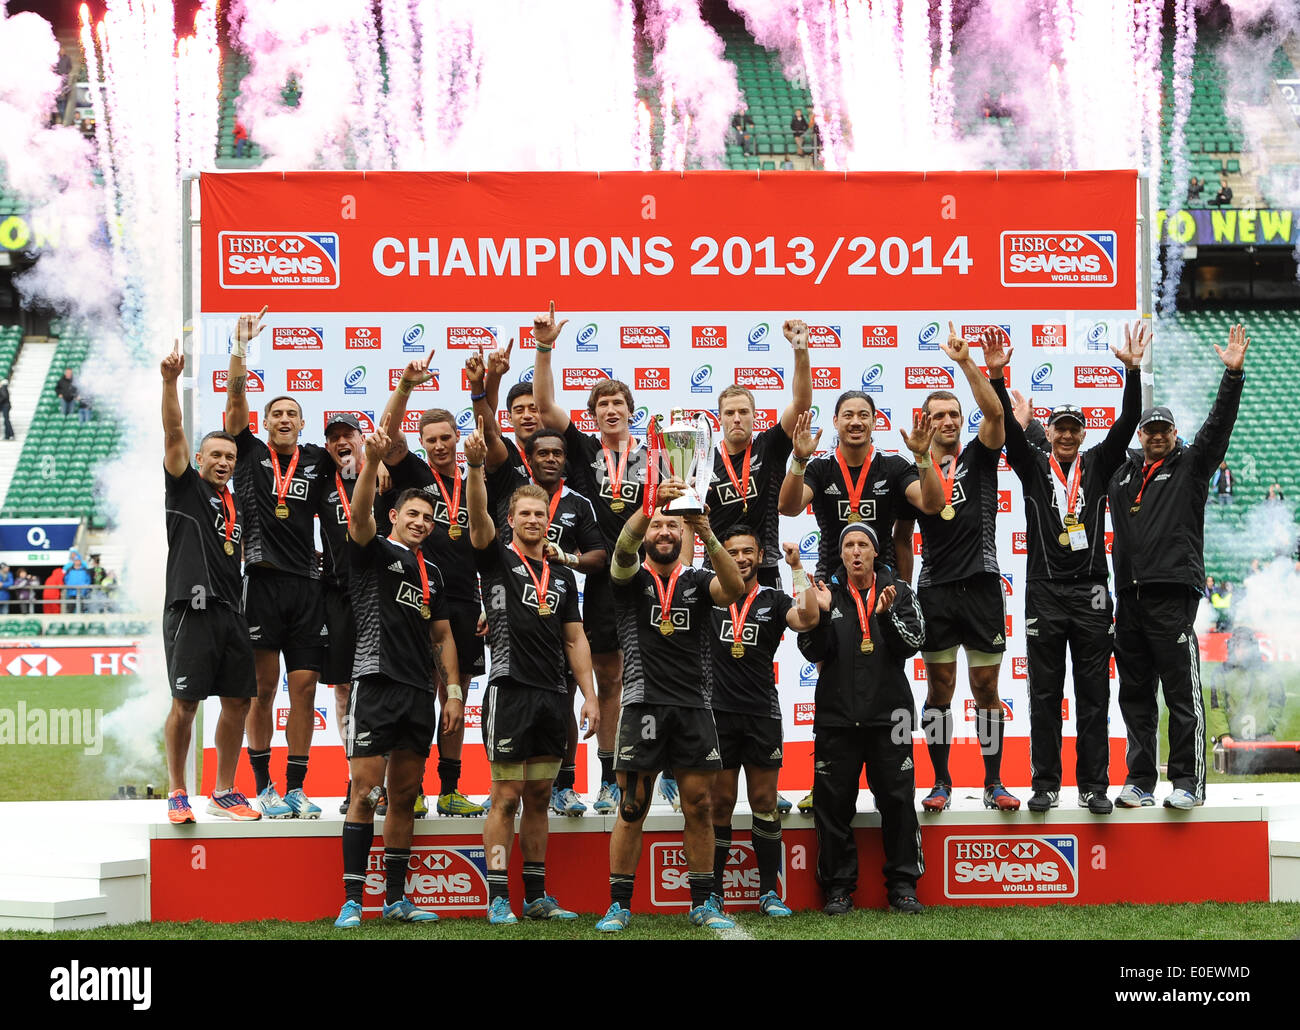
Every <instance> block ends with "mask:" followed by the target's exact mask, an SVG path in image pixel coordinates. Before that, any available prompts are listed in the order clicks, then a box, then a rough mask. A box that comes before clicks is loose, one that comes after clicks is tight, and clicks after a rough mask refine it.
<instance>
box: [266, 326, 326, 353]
mask: <svg viewBox="0 0 1300 1030" xmlns="http://www.w3.org/2000/svg"><path fill="white" fill-rule="evenodd" d="M324 347H325V330H324V329H322V328H321V327H320V326H305V325H303V326H276V327H275V328H273V329H272V330H271V349H272V350H322V349H324Z"/></svg>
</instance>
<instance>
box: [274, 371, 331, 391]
mask: <svg viewBox="0 0 1300 1030" xmlns="http://www.w3.org/2000/svg"><path fill="white" fill-rule="evenodd" d="M284 388H285V389H286V390H288V391H289V392H290V393H295V392H297V391H300V390H323V389H325V382H324V377H323V376H322V374H321V370H320V369H319V368H291V369H288V370H286V371H285V373H284Z"/></svg>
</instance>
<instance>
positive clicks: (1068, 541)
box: [984, 324, 1148, 815]
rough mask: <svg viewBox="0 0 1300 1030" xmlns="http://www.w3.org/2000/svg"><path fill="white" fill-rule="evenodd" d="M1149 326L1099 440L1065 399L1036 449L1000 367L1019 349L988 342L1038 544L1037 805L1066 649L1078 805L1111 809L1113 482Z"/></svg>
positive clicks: (1126, 356) (1031, 621)
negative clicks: (1109, 505) (1094, 441)
mask: <svg viewBox="0 0 1300 1030" xmlns="http://www.w3.org/2000/svg"><path fill="white" fill-rule="evenodd" d="M1147 335H1148V334H1147V330H1146V328H1145V327H1144V326H1142V325H1140V324H1139V325H1135V326H1133V327H1129V326H1125V329H1124V347H1123V349H1122V350H1119V349H1117V350H1115V352H1114V353H1115V356H1116V357H1117V358H1119V359H1120V360H1121V361H1122V362H1123V363H1124V367H1125V368H1126V370H1127V371H1126V372H1125V376H1124V401H1123V407H1122V408H1121V409H1120V413H1119V417H1118V418H1116V419H1115V423H1114V425H1112V426H1111V428H1110V430H1109V431H1108V432H1107V433H1106V437H1105V439H1104V440H1102V442H1101V443H1099V444H1098V445H1097V446H1096V447H1092V448H1089V449H1088V450H1087V451H1082V450H1081V447H1082V444H1083V440H1084V437H1085V436H1086V435H1087V434H1086V430H1085V418H1084V413H1083V411H1082V410H1081V409H1079V408H1077V407H1075V406H1074V405H1072V404H1058V405H1057V406H1056V407H1055V408H1053V409H1052V414H1051V416H1050V417H1049V418H1048V420H1047V422H1048V424H1047V442H1048V444H1049V447H1050V450H1048V451H1043V450H1040V449H1039V448H1038V447H1035V446H1032V445H1031V444H1030V443H1029V442H1028V441H1027V440H1026V437H1025V433H1024V431H1023V430H1022V429H1021V428H1020V424H1019V423H1018V422H1017V421H1016V419H1015V418H1014V417H1013V415H1012V411H1011V398H1010V397H1009V396H1008V395H1007V387H1006V383H1005V382H1004V381H1003V370H1004V369H1005V367H1006V363H1007V358H1008V357H1009V356H1010V349H1009V348H1008V349H1007V350H1006V351H1003V348H1002V343H1001V340H1000V339H995V340H993V341H992V343H993V345H992V346H989V344H988V343H987V342H986V343H985V347H984V360H985V362H986V363H987V365H988V370H989V379H990V380H991V381H992V383H993V390H994V392H995V393H996V394H997V395H998V399H999V400H1001V401H1002V410H1003V412H1004V413H1005V418H1004V419H1003V421H1004V422H1005V424H1006V432H1007V462H1008V464H1010V466H1011V467H1012V469H1014V470H1015V473H1016V475H1017V476H1018V477H1019V478H1020V485H1021V488H1022V490H1023V492H1024V498H1025V530H1026V533H1025V539H1026V544H1027V548H1028V551H1029V558H1028V561H1027V565H1028V584H1027V587H1026V590H1025V642H1026V654H1027V658H1028V661H1029V765H1030V774H1031V776H1032V781H1033V789H1034V793H1033V796H1032V797H1031V798H1030V799H1029V810H1030V811H1031V812H1046V811H1047V810H1048V809H1051V808H1055V807H1056V806H1057V804H1058V799H1059V794H1060V789H1061V699H1062V697H1063V696H1064V692H1065V649H1066V646H1067V644H1068V645H1069V648H1070V657H1071V659H1072V661H1073V671H1074V718H1075V727H1076V732H1077V736H1076V740H1075V746H1076V753H1075V779H1076V782H1077V783H1078V786H1079V807H1080V808H1087V809H1088V810H1089V811H1090V812H1092V813H1093V814H1094V815H1108V814H1109V813H1110V812H1111V810H1112V805H1111V802H1110V799H1109V798H1107V796H1106V790H1107V787H1108V786H1109V785H1110V772H1109V766H1110V740H1109V734H1108V733H1107V728H1106V717H1107V709H1108V708H1109V707H1110V669H1109V659H1110V654H1111V646H1112V641H1113V637H1112V635H1113V633H1114V629H1113V623H1112V603H1111V597H1110V590H1109V589H1108V585H1107V581H1108V579H1109V575H1110V574H1109V570H1108V569H1107V567H1106V484H1107V483H1108V482H1109V481H1110V477H1111V475H1112V474H1113V473H1114V471H1115V470H1116V469H1117V468H1119V466H1120V463H1121V462H1123V461H1124V455H1125V448H1126V447H1127V446H1128V442H1129V440H1130V439H1131V438H1132V436H1133V430H1134V428H1136V426H1137V421H1138V414H1139V412H1140V411H1141V405H1142V384H1141V380H1140V373H1139V371H1138V368H1139V366H1140V365H1141V363H1142V355H1143V353H1144V352H1145V350H1146V343H1147Z"/></svg>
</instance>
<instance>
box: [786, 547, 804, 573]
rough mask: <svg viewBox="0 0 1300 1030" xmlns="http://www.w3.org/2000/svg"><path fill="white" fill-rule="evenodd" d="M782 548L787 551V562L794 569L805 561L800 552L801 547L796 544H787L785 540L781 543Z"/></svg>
mask: <svg viewBox="0 0 1300 1030" xmlns="http://www.w3.org/2000/svg"><path fill="white" fill-rule="evenodd" d="M781 550H783V551H784V552H785V563H786V564H787V565H789V566H790V568H792V569H797V568H799V566H800V565H801V564H802V562H803V558H802V556H801V555H800V554H799V548H798V547H796V546H795V545H794V544H787V543H785V542H784V541H783V542H782V543H781Z"/></svg>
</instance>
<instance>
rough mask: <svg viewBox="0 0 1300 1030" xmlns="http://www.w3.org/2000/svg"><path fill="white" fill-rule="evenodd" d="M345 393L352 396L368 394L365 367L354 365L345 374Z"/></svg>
mask: <svg viewBox="0 0 1300 1030" xmlns="http://www.w3.org/2000/svg"><path fill="white" fill-rule="evenodd" d="M343 392H344V393H351V394H357V393H365V392H366V366H365V365H354V366H353V367H352V368H350V369H348V370H347V372H345V373H344V374H343Z"/></svg>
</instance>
